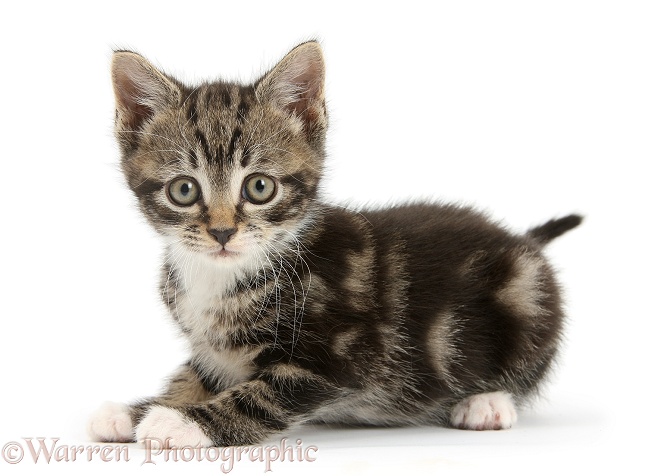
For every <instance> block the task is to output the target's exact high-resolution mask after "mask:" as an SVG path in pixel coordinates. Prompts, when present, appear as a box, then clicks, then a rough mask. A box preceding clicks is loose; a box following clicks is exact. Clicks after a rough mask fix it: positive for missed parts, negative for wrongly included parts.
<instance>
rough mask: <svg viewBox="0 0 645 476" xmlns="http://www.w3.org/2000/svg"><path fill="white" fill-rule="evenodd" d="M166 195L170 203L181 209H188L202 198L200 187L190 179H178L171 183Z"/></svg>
mask: <svg viewBox="0 0 645 476" xmlns="http://www.w3.org/2000/svg"><path fill="white" fill-rule="evenodd" d="M166 193H167V194H168V198H169V199H170V201H172V202H173V203H174V204H175V205H179V206H180V207H188V206H190V205H192V204H193V203H195V202H196V201H197V200H199V197H200V192H199V185H198V184H197V182H196V181H195V180H193V179H191V178H188V177H178V178H176V179H174V180H172V181H171V182H169V183H168V186H167V187H166Z"/></svg>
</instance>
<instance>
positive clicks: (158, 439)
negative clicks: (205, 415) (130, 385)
mask: <svg viewBox="0 0 645 476" xmlns="http://www.w3.org/2000/svg"><path fill="white" fill-rule="evenodd" d="M136 433H137V441H138V442H140V443H145V440H149V443H148V444H149V445H150V447H151V448H153V449H159V448H161V447H164V448H169V447H179V448H183V447H187V446H190V447H196V446H203V447H208V446H212V445H213V442H212V441H211V439H210V438H208V436H206V434H205V433H204V432H203V431H202V429H201V428H200V427H199V425H197V423H195V422H192V421H190V420H188V419H187V418H186V417H184V416H183V415H182V414H181V413H179V412H178V411H177V410H173V409H172V408H167V407H159V406H156V407H151V408H150V410H149V411H148V413H147V414H146V416H145V417H144V418H143V420H141V423H139V425H138V426H137V432H136Z"/></svg>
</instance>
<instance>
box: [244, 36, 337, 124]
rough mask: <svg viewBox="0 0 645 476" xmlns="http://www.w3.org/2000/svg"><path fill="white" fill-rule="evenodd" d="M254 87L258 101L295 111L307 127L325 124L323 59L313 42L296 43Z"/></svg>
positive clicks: (293, 112)
mask: <svg viewBox="0 0 645 476" xmlns="http://www.w3.org/2000/svg"><path fill="white" fill-rule="evenodd" d="M255 89H256V93H257V95H258V98H259V99H260V100H261V101H267V102H271V103H273V104H274V105H275V106H277V107H279V108H281V109H283V110H285V111H287V112H288V113H292V114H295V115H296V116H297V117H298V118H299V119H300V120H301V121H302V122H303V124H304V125H305V128H306V130H307V131H309V132H312V131H314V130H315V129H318V128H320V127H322V128H323V129H324V128H325V127H326V125H327V117H326V111H325V61H324V59H323V53H322V49H321V47H320V45H319V44H318V43H317V42H315V41H310V42H307V43H303V44H301V45H299V46H296V47H295V48H294V49H293V50H291V51H290V52H289V53H288V54H287V55H286V56H285V57H284V58H283V59H282V60H281V61H280V62H279V63H278V64H277V65H276V66H275V67H274V68H273V69H272V70H271V71H269V72H268V73H267V74H266V75H265V76H264V77H262V78H261V79H260V80H259V81H258V82H257V83H256V85H255Z"/></svg>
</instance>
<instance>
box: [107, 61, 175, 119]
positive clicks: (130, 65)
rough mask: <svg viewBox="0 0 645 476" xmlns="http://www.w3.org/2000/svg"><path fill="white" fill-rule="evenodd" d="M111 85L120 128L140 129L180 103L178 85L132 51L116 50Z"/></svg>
mask: <svg viewBox="0 0 645 476" xmlns="http://www.w3.org/2000/svg"><path fill="white" fill-rule="evenodd" d="M112 83H113V86H114V95H115V97H116V110H117V129H124V130H134V131H137V130H139V129H141V128H142V127H143V126H144V125H145V123H146V122H147V121H149V120H150V119H152V117H153V116H154V115H155V114H156V113H158V112H159V111H161V110H162V109H164V108H165V107H168V106H170V105H172V104H178V103H179V98H180V95H181V92H180V90H179V88H178V87H177V85H176V84H175V83H174V82H173V80H171V79H170V78H168V77H167V76H165V75H164V74H163V73H161V72H160V71H159V70H157V69H156V68H155V67H154V66H152V65H151V64H150V63H149V62H148V61H147V60H146V59H145V58H144V57H143V56H141V55H138V54H136V53H133V52H131V51H116V52H115V53H114V56H113V57H112Z"/></svg>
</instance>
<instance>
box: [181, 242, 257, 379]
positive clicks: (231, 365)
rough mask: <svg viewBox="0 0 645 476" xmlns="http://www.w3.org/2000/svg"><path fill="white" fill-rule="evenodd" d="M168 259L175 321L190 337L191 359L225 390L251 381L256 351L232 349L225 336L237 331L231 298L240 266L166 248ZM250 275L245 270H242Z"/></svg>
mask: <svg viewBox="0 0 645 476" xmlns="http://www.w3.org/2000/svg"><path fill="white" fill-rule="evenodd" d="M169 253H170V255H169V259H171V260H173V262H176V263H178V266H176V270H177V275H178V283H177V285H178V287H179V288H180V290H181V292H180V293H178V295H177V301H176V304H177V318H178V319H179V322H180V324H181V326H182V328H183V329H185V330H187V331H188V338H189V341H190V345H191V349H192V354H193V355H192V359H193V360H194V361H195V362H196V363H198V364H199V366H200V368H201V369H202V370H203V371H204V372H205V373H207V374H209V375H214V376H217V377H218V379H220V381H222V383H223V384H224V385H225V386H227V387H228V386H231V385H235V384H237V383H239V382H242V381H246V380H248V379H249V378H250V376H251V374H252V373H253V372H254V370H255V366H254V365H253V359H254V358H255V357H256V356H257V354H258V353H259V351H260V350H261V349H260V348H256V347H248V346H241V347H235V348H230V346H228V345H226V344H227V339H228V337H227V336H228V335H229V333H230V332H231V331H232V330H234V329H235V328H236V327H237V324H238V322H236V319H235V317H236V316H237V314H238V311H239V309H238V308H239V306H240V303H239V301H238V300H237V299H235V298H232V297H230V296H229V292H230V291H231V290H232V289H234V287H235V286H236V284H237V281H238V279H239V278H240V277H242V276H243V275H244V274H246V273H245V268H244V267H243V266H241V264H240V263H235V262H227V261H224V260H223V262H222V263H218V262H216V261H215V260H214V259H213V258H210V257H208V256H205V255H201V254H198V253H190V252H187V251H186V250H184V249H182V248H178V247H175V248H173V247H170V249H169ZM246 269H248V268H246Z"/></svg>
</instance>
